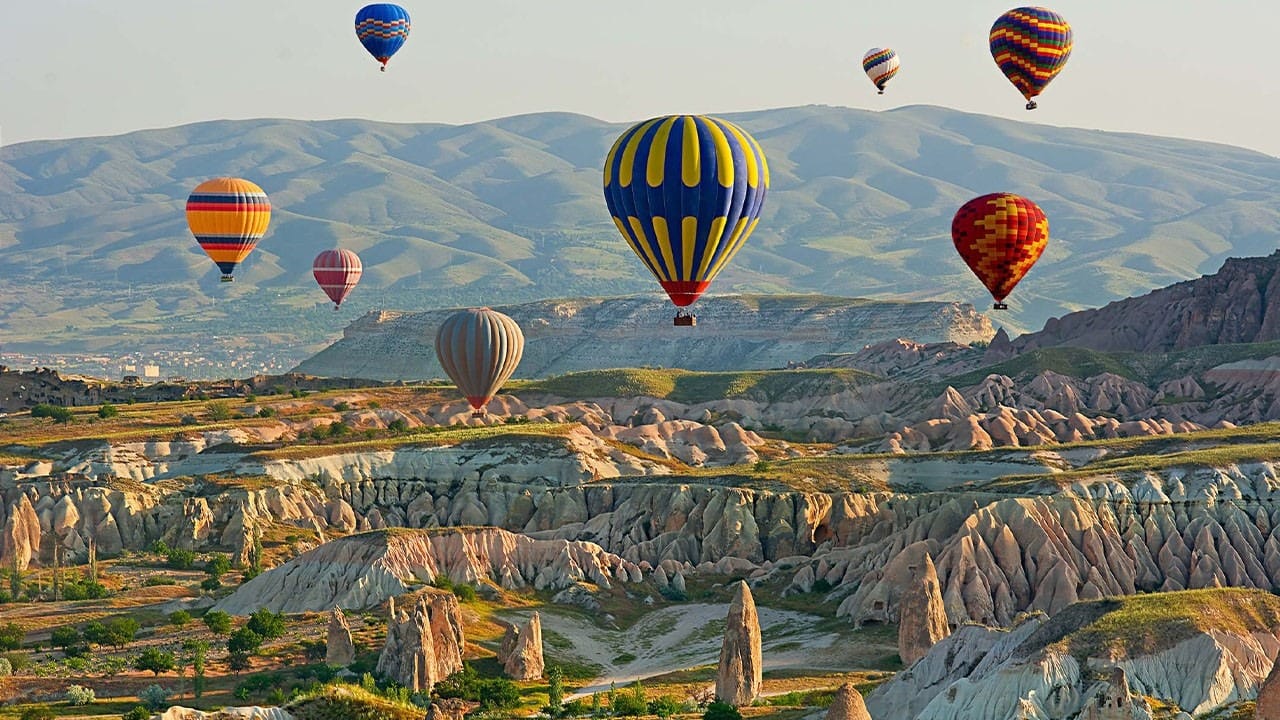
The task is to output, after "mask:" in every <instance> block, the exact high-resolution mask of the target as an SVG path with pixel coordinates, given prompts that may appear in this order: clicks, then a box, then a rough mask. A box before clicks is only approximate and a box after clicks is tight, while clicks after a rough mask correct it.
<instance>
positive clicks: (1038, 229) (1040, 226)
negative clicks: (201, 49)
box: [951, 193, 1049, 310]
mask: <svg viewBox="0 0 1280 720" xmlns="http://www.w3.org/2000/svg"><path fill="white" fill-rule="evenodd" d="M951 239H952V240H953V241H954V242H955V245H956V250H957V251H959V253H960V257H962V258H964V261H965V264H967V265H968V266H969V269H970V270H972V271H973V274H974V275H977V276H978V279H979V280H981V281H982V284H983V285H986V286H987V289H988V290H990V291H991V296H992V297H993V298H995V301H996V303H995V309H996V310H1005V309H1008V306H1007V305H1005V304H1004V299H1005V297H1007V296H1008V295H1009V293H1010V292H1012V291H1013V288H1014V286H1015V285H1017V284H1018V281H1020V280H1022V278H1023V276H1024V275H1026V274H1027V271H1028V270H1030V269H1031V266H1032V265H1035V264H1036V260H1039V259H1040V256H1041V255H1042V254H1043V253H1044V249H1045V247H1046V246H1047V245H1048V244H1049V219H1048V218H1046V217H1045V215H1044V211H1043V210H1041V209H1040V207H1039V206H1038V205H1036V204H1035V203H1033V202H1031V201H1030V200H1028V199H1026V198H1024V197H1020V196H1018V195H1013V194H1010V193H992V194H990V195H983V196H981V197H977V198H974V199H972V200H970V201H969V202H967V203H965V204H964V205H963V206H961V207H960V210H959V211H958V212H956V216H955V218H954V219H953V220H952V221H951Z"/></svg>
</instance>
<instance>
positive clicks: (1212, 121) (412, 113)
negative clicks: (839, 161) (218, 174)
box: [0, 0, 1280, 155]
mask: <svg viewBox="0 0 1280 720" xmlns="http://www.w3.org/2000/svg"><path fill="white" fill-rule="evenodd" d="M360 4H361V3H360V2H359V1H357V2H354V3H353V2H346V1H344V0H218V2H190V1H188V0H179V1H178V2H174V0H163V1H162V0H109V1H108V0H40V1H39V2H30V3H18V2H16V0H4V2H2V3H0V142H3V143H5V144H12V143H18V142H24V141H29V140H38V139H50V138H64V137H80V136H92V135H112V134H119V133H124V132H130V131H134V130H139V129H145V128H155V127H169V126H174V125H181V124H185V123H191V122H199V121H205V120H212V119H221V118H254V117H287V118H298V119H330V118H349V117H356V118H365V119H371V120H383V121H394V122H446V123H467V122H477V121H482V120H487V119H492V118H496V117H503V116H508V115H518V114H523V113H532V112H540V111H548V110H558V111H570V112H577V113H582V114H586V115H591V116H594V117H597V118H601V119H605V120H610V121H617V122H622V121H630V120H638V119H643V118H646V117H651V116H654V115H662V114H668V113H677V112H694V113H708V112H709V113H718V112H734V111H744V110H754V109H761V108H774V107H787V106H795V105H809V104H823V105H842V106H850V107H858V108H866V109H890V108H893V107H898V106H902V105H915V104H930V105H942V106H946V107H951V108H955V109H959V110H965V111H971V112H978V113H984V114H988V115H997V116H1002V117H1008V118H1014V119H1019V120H1025V121H1031V122H1041V123H1047V124H1052V125H1069V126H1076V127H1085V128H1097V129H1106V130H1117V131H1133V132H1143V133H1149V134H1154V135H1171V136H1177V137H1188V138H1196V139H1202V140H1210V141H1215V142H1222V143H1227V144H1231V145H1239V146H1243V147H1249V148H1253V149H1256V150H1260V151H1263V152H1267V153H1270V154H1273V155H1280V133H1276V132H1275V130H1274V128H1275V126H1276V117H1277V116H1278V115H1280V112H1277V111H1278V110H1280V92H1278V91H1277V90H1276V89H1275V88H1274V83H1273V82H1271V79H1272V76H1273V72H1272V71H1273V67H1274V65H1275V59H1274V52H1273V48H1272V45H1273V44H1274V42H1275V41H1274V31H1273V28H1274V27H1275V26H1276V25H1277V24H1280V3H1265V2H1260V1H1253V0H1221V1H1220V2H1213V3H1210V2H1203V0H1163V1H1160V2H1157V0H1124V2H1118V1H1117V2H1106V1H1104V0H1055V1H1054V2H1053V4H1052V7H1053V9H1055V10H1057V11H1058V12H1060V13H1062V14H1063V15H1064V16H1065V17H1066V18H1067V20H1068V21H1069V22H1070V23H1071V24H1072V27H1073V28H1074V32H1075V51H1074V53H1073V54H1072V57H1071V59H1070V61H1069V62H1068V63H1067V66H1066V68H1065V69H1064V70H1063V72H1062V74H1061V75H1059V76H1058V78H1057V79H1056V80H1055V81H1054V82H1053V84H1052V85H1051V86H1050V87H1049V88H1048V89H1047V91H1046V92H1045V93H1044V95H1043V96H1042V97H1041V99H1040V109H1038V110H1035V111H1033V112H1027V111H1026V110H1024V109H1023V100H1022V97H1021V96H1020V95H1019V94H1018V93H1017V92H1016V91H1015V90H1014V89H1013V87H1012V86H1011V85H1009V84H1008V83H1007V81H1006V80H1005V79H1004V76H1003V75H1001V74H1000V72H999V70H998V69H997V68H996V66H995V63H994V62H993V61H992V59H991V55H990V53H989V52H988V50H987V33H988V31H989V29H990V27H991V23H992V22H993V21H994V19H995V18H996V17H997V16H998V15H999V14H1000V13H1002V12H1003V11H1005V10H1007V9H1009V8H1010V7H1012V6H1013V3H1011V2H1009V1H1008V0H1003V1H999V2H991V1H989V0H916V1H914V2H905V1H904V2H899V3H890V2H885V1H884V0H877V1H875V2H869V1H867V0H645V1H644V2H618V1H617V0H465V1H458V0H432V1H431V2H422V1H421V0H402V3H401V4H403V5H404V6H405V7H406V8H407V9H408V10H409V12H410V14H411V15H412V18H413V29H412V32H411V35H410V38H409V42H408V43H407V44H406V45H405V47H404V48H403V49H402V50H401V51H400V53H399V54H398V55H396V56H395V58H394V59H393V60H392V62H391V66H390V68H389V70H388V72H387V73H385V74H383V73H379V72H378V70H377V63H376V62H375V61H374V60H373V59H372V58H370V57H369V56H368V55H366V54H365V53H364V50H363V48H361V47H360V45H359V43H358V42H357V40H356V38H355V32H354V29H353V19H354V16H355V12H356V11H357V10H358V9H359V6H360ZM55 29H56V32H55ZM873 46H882V47H883V46H889V47H892V48H894V49H895V50H897V52H898V54H899V56H900V58H901V60H902V71H901V72H900V74H899V75H898V77H897V78H895V79H894V80H893V81H892V82H891V84H890V85H889V90H888V92H887V94H886V95H884V96H877V95H876V94H875V90H874V88H873V87H872V85H871V83H870V81H868V80H867V79H866V76H865V75H863V74H862V68H861V66H860V61H861V58H862V54H863V52H864V51H866V50H867V49H868V48H871V47H873Z"/></svg>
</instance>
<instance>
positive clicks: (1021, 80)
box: [991, 7, 1071, 110]
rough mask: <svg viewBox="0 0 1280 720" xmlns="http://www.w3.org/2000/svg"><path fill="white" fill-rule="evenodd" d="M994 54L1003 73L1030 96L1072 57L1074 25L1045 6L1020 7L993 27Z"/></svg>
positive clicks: (1031, 102) (1032, 102)
mask: <svg viewBox="0 0 1280 720" xmlns="http://www.w3.org/2000/svg"><path fill="white" fill-rule="evenodd" d="M991 57H993V58H995V60H996V65H999V66H1000V72H1003V73H1004V75H1005V77H1007V78H1009V82H1011V83H1013V86H1014V87H1016V88H1018V92H1020V93H1022V96H1023V97H1024V98H1026V99H1027V109H1028V110H1035V109H1036V102H1035V100H1032V98H1034V97H1036V96H1037V95H1039V94H1040V93H1042V92H1044V89H1045V87H1047V86H1048V85H1049V82H1050V81H1052V80H1053V79H1054V78H1055V77H1057V75H1058V73H1060V72H1062V68H1063V66H1064V65H1066V64H1067V58H1069V57H1071V25H1069V24H1068V23H1067V21H1066V20H1065V19H1064V18H1063V17H1062V16H1061V15H1059V14H1058V13H1056V12H1054V11H1052V10H1047V9H1045V8H1042V7H1020V8H1015V9H1013V10H1010V11H1009V12H1007V13H1005V14H1003V15H1001V16H1000V17H999V18H997V19H996V22H995V24H994V25H992V26H991Z"/></svg>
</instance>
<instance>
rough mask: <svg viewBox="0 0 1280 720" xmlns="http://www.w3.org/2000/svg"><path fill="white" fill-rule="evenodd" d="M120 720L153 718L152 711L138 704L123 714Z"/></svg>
mask: <svg viewBox="0 0 1280 720" xmlns="http://www.w3.org/2000/svg"><path fill="white" fill-rule="evenodd" d="M120 720H151V711H150V710H148V709H147V708H146V707H145V706H143V705H137V706H134V708H133V709H132V710H130V711H129V712H126V713H125V714H123V715H121V716H120Z"/></svg>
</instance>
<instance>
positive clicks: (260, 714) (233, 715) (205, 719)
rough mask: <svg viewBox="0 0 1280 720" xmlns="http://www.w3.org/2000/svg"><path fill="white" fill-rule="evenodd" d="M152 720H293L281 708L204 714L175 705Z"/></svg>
mask: <svg viewBox="0 0 1280 720" xmlns="http://www.w3.org/2000/svg"><path fill="white" fill-rule="evenodd" d="M152 718H153V719H154V720H293V715H290V714H289V713H288V712H287V711H286V710H284V709H283V708H277V707H265V708H264V707H228V708H223V709H221V710H217V711H215V712H204V711H203V710H193V709H192V708H185V707H181V706H178V705H175V706H173V707H171V708H169V709H168V710H165V711H164V712H162V713H160V714H159V715H153V716H152Z"/></svg>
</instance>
